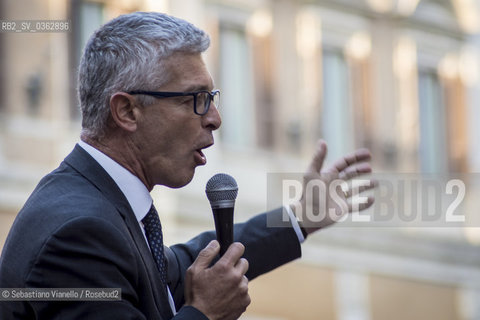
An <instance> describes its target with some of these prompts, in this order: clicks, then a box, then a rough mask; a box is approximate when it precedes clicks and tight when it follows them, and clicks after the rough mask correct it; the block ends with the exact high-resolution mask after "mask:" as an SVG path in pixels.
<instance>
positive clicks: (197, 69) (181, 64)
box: [165, 53, 214, 91]
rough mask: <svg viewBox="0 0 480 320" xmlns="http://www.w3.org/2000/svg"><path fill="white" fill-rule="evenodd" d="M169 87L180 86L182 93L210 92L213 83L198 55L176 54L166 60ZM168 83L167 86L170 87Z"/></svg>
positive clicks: (201, 58)
mask: <svg viewBox="0 0 480 320" xmlns="http://www.w3.org/2000/svg"><path fill="white" fill-rule="evenodd" d="M165 62H166V67H167V68H168V73H169V74H170V81H169V84H170V85H177V86H181V87H182V88H181V89H182V90H183V91H195V90H211V89H213V88H214V83H213V79H212V76H211V75H210V72H209V71H208V69H207V67H206V64H205V62H204V60H203V57H202V55H201V54H200V53H194V54H185V53H176V54H173V55H172V56H170V57H169V58H167V59H166V61H165ZM169 84H168V83H167V84H166V85H167V86H170V85H169Z"/></svg>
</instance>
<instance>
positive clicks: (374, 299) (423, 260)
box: [0, 0, 480, 320]
mask: <svg viewBox="0 0 480 320" xmlns="http://www.w3.org/2000/svg"><path fill="white" fill-rule="evenodd" d="M137 10H140V11H150V10H156V11H162V12H167V13H169V14H172V15H175V16H178V17H182V18H185V19H187V20H189V21H191V22H193V23H195V24H196V25H198V26H199V27H201V28H203V29H205V30H206V31H208V33H209V34H210V35H211V40H212V45H211V48H210V49H209V51H208V52H207V54H206V56H205V59H206V61H207V64H208V66H209V69H210V70H211V72H212V75H213V77H214V79H215V80H216V84H217V87H218V88H219V89H221V91H222V99H221V108H220V113H221V115H222V119H223V124H222V128H221V129H220V130H219V131H218V132H216V135H215V138H216V144H215V146H214V147H213V148H210V149H208V150H207V151H206V152H205V153H206V155H207V158H208V161H209V163H208V165H207V166H206V167H202V168H198V169H197V172H196V176H195V178H194V180H193V181H192V182H191V183H190V184H189V185H188V186H187V187H185V188H182V189H180V190H169V189H166V188H160V187H157V188H156V189H155V190H154V191H153V193H152V195H153V196H154V198H155V201H156V203H161V204H162V205H161V206H159V205H157V207H160V208H162V212H160V216H161V217H162V223H163V224H164V225H165V228H164V229H165V230H167V233H166V234H165V240H166V242H168V243H176V242H178V241H186V240H188V239H189V238H190V237H191V236H194V235H195V234H197V233H198V232H200V231H202V230H205V229H211V228H213V220H212V219H211V214H210V208H209V204H208V201H207V200H206V197H205V195H204V191H203V190H204V188H205V183H206V181H207V180H208V178H209V177H210V176H212V175H213V174H214V173H217V172H219V171H221V172H227V173H229V174H231V175H233V176H234V177H236V179H237V182H238V184H239V188H240V191H239V196H238V199H237V206H236V209H235V211H236V220H238V221H242V220H245V219H247V218H248V217H250V216H252V215H253V214H254V213H256V212H262V211H265V210H266V209H268V208H269V207H270V206H274V205H281V203H278V204H277V203H275V201H270V200H271V199H269V187H268V186H269V182H271V181H270V179H271V177H272V175H271V174H272V173H281V172H286V173H300V172H302V170H303V168H306V166H307V164H308V162H309V160H310V156H311V154H312V152H313V148H314V145H315V141H316V140H317V139H318V138H324V139H325V140H326V141H327V143H328V145H329V156H328V158H327V161H331V160H332V159H335V158H337V157H339V156H341V155H343V154H344V153H347V152H349V151H352V150H353V149H355V148H359V147H368V148H369V149H370V150H371V151H372V154H373V165H374V169H375V171H377V172H380V173H383V174H386V175H396V176H400V177H406V176H407V175H414V176H415V177H418V176H423V175H433V176H447V175H450V174H462V176H463V177H467V178H466V180H468V181H467V182H466V190H467V192H466V195H465V200H464V201H465V202H466V203H467V204H468V206H469V208H472V209H471V210H468V211H467V214H470V215H474V214H475V208H479V207H480V203H479V201H478V200H477V199H476V197H475V194H476V192H475V191H476V190H477V188H478V183H476V182H475V181H476V179H475V177H476V175H475V172H478V171H480V144H478V141H479V138H480V130H479V129H478V125H477V124H476V120H477V119H480V111H479V109H478V106H477V104H478V103H479V101H480V99H479V98H480V38H479V35H480V18H479V15H480V4H478V2H477V1H474V0H463V1H462V0H313V1H312V0H310V1H308V0H242V1H239V0H121V1H111V0H98V1H87V0H28V1H27V0H16V1H14V0H2V1H1V2H0V18H1V20H2V21H4V20H9V21H13V20H68V21H69V23H70V25H71V28H70V30H69V31H68V32H60V33H8V32H3V33H0V243H2V244H3V242H4V240H5V238H6V236H7V233H8V230H9V228H10V226H11V224H12V222H13V219H14V218H15V215H16V214H17V212H18V211H19V209H20V208H21V206H22V204H23V203H24V202H25V200H26V198H27V197H28V195H29V194H30V192H31V191H32V190H33V188H34V187H35V185H36V183H37V182H38V181H39V179H40V178H41V177H42V176H43V175H45V174H46V173H47V172H49V171H50V170H52V169H54V168H55V167H56V166H57V165H58V163H59V162H60V161H61V160H62V159H63V158H64V157H65V156H66V155H67V154H68V152H69V151H70V150H71V149H72V148H73V146H74V144H75V142H76V141H78V139H79V132H80V118H79V111H78V105H77V102H76V96H75V86H76V79H75V78H76V66H77V64H78V61H79V58H80V54H81V50H82V48H83V46H84V44H85V42H86V40H87V39H88V36H89V35H90V34H91V33H92V31H93V30H95V28H96V27H98V26H99V25H101V24H102V23H103V22H105V21H108V20H110V19H111V18H114V17H116V16H118V15H119V14H122V13H128V12H132V11H137ZM419 192H420V191H419ZM477 198H478V197H477ZM409 201H410V200H409ZM271 202H274V203H271ZM475 219H477V220H475ZM475 222H477V224H475ZM479 226H480V221H479V220H478V218H475V217H473V216H469V217H468V219H467V223H464V224H461V225H460V226H456V227H445V226H444V227H439V228H436V227H424V226H423V225H419V226H415V227H411V226H409V225H406V226H399V225H397V224H395V223H391V224H388V223H387V224H383V225H379V224H377V223H375V222H372V223H370V224H367V225H363V226H362V227H358V226H357V225H351V224H348V223H346V224H345V223H339V224H337V225H336V226H335V227H332V228H329V229H327V230H323V231H321V232H319V233H318V234H315V235H313V236H311V237H309V239H308V240H307V242H306V243H305V244H303V257H302V259H301V260H299V261H296V262H294V263H291V264H289V265H287V266H285V267H282V268H280V269H279V270H276V271H274V272H271V273H269V274H267V275H264V276H262V277H260V278H259V279H255V280H254V281H252V282H251V284H250V294H251V296H252V301H253V302H252V304H251V306H250V307H249V308H248V310H247V312H246V313H245V314H244V315H243V316H242V319H251V320H253V319H255V320H260V319H289V320H293V319H295V320H296V319H299V320H300V319H301V320H305V319H332V320H334V319H335V320H383V319H392V320H395V319H439V320H441V319H445V320H457V319H458V320H478V319H480V254H479V252H480V228H479Z"/></svg>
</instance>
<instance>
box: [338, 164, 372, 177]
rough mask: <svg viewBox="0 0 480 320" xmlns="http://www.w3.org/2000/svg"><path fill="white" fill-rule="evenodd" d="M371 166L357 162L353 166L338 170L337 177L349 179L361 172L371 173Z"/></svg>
mask: <svg viewBox="0 0 480 320" xmlns="http://www.w3.org/2000/svg"><path fill="white" fill-rule="evenodd" d="M371 172H372V167H371V166H370V164H369V163H365V162H364V163H359V164H357V165H354V166H350V167H347V168H346V169H344V170H343V171H341V172H340V174H339V175H338V177H339V178H340V179H342V180H350V179H352V178H355V177H358V176H360V175H362V174H366V173H371Z"/></svg>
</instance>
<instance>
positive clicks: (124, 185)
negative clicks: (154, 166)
mask: <svg viewBox="0 0 480 320" xmlns="http://www.w3.org/2000/svg"><path fill="white" fill-rule="evenodd" d="M78 145H79V146H80V147H82V148H83V149H84V150H85V151H86V152H88V154H89V155H91V156H92V158H93V159H95V160H96V161H97V162H98V163H99V164H100V165H101V166H102V168H103V169H104V170H105V171H106V172H107V173H108V174H109V175H110V177H112V179H113V180H114V181H115V183H116V184H117V185H118V187H119V188H120V190H121V191H122V192H123V194H124V195H125V197H126V198H127V201H128V203H129V204H130V207H132V210H133V213H134V214H135V217H136V218H137V220H138V222H141V220H142V219H143V218H144V217H145V216H146V215H147V213H148V211H149V210H150V207H151V206H152V203H153V200H152V197H151V196H150V192H148V189H147V187H146V186H145V185H144V184H143V182H142V181H141V180H140V179H139V178H138V177H136V176H135V175H133V174H132V173H131V172H130V171H128V170H127V169H125V168H124V167H122V166H121V165H120V164H118V163H117V162H115V160H113V159H112V158H110V157H109V156H107V155H106V154H104V153H103V152H101V151H99V150H98V149H96V148H94V147H92V146H91V145H89V144H87V143H85V142H83V141H80V142H79V143H78Z"/></svg>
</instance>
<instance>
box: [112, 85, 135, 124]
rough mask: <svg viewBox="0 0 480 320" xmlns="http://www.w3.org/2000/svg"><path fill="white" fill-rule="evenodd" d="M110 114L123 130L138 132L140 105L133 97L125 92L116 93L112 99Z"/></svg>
mask: <svg viewBox="0 0 480 320" xmlns="http://www.w3.org/2000/svg"><path fill="white" fill-rule="evenodd" d="M110 112H111V114H112V119H113V121H114V122H115V124H116V125H117V126H118V127H120V128H121V129H123V130H127V131H129V132H134V131H136V130H137V121H138V116H139V113H138V104H137V103H136V101H135V99H134V98H133V96H131V95H129V94H128V93H125V92H116V93H114V94H113V95H112V96H111V97H110Z"/></svg>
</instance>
